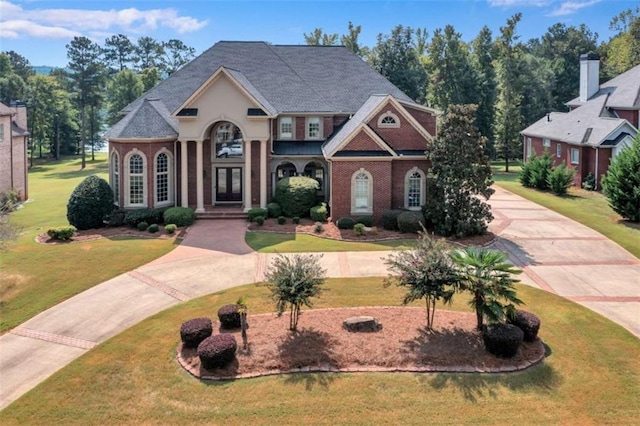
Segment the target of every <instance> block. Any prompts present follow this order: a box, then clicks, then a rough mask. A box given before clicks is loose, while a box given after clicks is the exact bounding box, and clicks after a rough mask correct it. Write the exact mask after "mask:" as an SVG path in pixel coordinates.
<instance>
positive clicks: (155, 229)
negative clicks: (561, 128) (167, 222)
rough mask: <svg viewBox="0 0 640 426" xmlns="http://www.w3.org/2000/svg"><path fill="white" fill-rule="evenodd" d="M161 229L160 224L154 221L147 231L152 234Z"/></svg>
mask: <svg viewBox="0 0 640 426" xmlns="http://www.w3.org/2000/svg"><path fill="white" fill-rule="evenodd" d="M159 230H160V227H159V226H158V224H156V223H152V224H151V225H149V227H148V228H147V231H149V232H150V233H152V234H155V233H156V232H158V231H159Z"/></svg>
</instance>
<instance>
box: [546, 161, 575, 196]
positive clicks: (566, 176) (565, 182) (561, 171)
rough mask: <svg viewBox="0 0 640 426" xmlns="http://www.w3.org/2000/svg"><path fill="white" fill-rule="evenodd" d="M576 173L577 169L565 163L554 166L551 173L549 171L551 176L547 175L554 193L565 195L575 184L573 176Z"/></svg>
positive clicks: (548, 182)
mask: <svg viewBox="0 0 640 426" xmlns="http://www.w3.org/2000/svg"><path fill="white" fill-rule="evenodd" d="M575 174H576V171H575V169H572V168H569V167H567V166H565V165H564V164H560V165H559V166H558V167H556V168H554V169H553V170H552V171H551V173H549V176H548V177H547V184H548V185H549V188H550V189H551V190H552V191H553V192H554V193H556V194H558V195H564V194H566V193H567V190H568V189H569V187H570V186H571V185H572V184H573V177H574V176H575Z"/></svg>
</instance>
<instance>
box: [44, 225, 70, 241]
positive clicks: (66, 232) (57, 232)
mask: <svg viewBox="0 0 640 426" xmlns="http://www.w3.org/2000/svg"><path fill="white" fill-rule="evenodd" d="M75 232H76V228H75V227H73V226H62V227H60V228H51V229H49V230H48V231H47V235H48V236H49V237H50V238H53V239H54V240H61V241H66V240H68V239H70V238H71V237H73V234H74V233H75Z"/></svg>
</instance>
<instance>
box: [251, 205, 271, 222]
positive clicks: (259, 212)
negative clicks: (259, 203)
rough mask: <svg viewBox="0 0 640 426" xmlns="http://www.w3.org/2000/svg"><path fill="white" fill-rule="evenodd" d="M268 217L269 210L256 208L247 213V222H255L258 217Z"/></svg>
mask: <svg viewBox="0 0 640 426" xmlns="http://www.w3.org/2000/svg"><path fill="white" fill-rule="evenodd" d="M266 216H267V209H261V208H260V207H254V208H252V209H249V211H248V212H247V220H248V221H249V222H253V221H254V220H256V218H257V217H266Z"/></svg>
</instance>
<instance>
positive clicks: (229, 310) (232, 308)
mask: <svg viewBox="0 0 640 426" xmlns="http://www.w3.org/2000/svg"><path fill="white" fill-rule="evenodd" d="M238 308H239V307H238V305H224V306H223V307H221V308H220V309H218V319H219V320H220V327H222V328H224V329H225V330H231V329H234V328H240V312H238Z"/></svg>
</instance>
